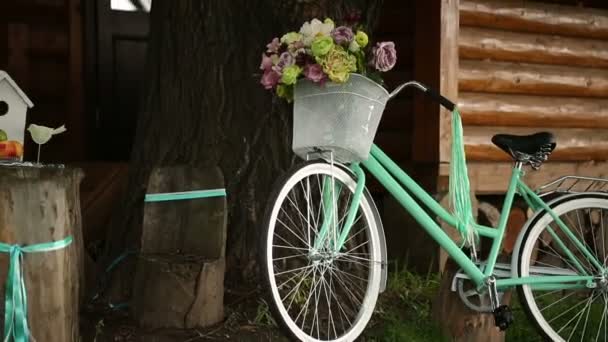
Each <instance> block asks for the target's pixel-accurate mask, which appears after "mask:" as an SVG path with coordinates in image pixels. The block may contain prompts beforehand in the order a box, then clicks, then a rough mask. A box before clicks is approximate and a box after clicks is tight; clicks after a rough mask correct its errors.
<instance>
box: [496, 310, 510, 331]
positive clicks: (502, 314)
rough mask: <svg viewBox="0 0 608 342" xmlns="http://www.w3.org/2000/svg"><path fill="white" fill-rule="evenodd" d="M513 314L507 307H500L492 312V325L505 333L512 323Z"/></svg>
mask: <svg viewBox="0 0 608 342" xmlns="http://www.w3.org/2000/svg"><path fill="white" fill-rule="evenodd" d="M513 321H514V319H513V312H512V311H511V308H509V307H508V306H507V305H501V306H499V307H498V308H496V309H495V310H494V324H496V326H497V327H498V328H499V329H500V330H501V331H505V330H507V328H508V327H509V326H510V325H511V324H512V323H513Z"/></svg>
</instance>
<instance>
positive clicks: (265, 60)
mask: <svg viewBox="0 0 608 342" xmlns="http://www.w3.org/2000/svg"><path fill="white" fill-rule="evenodd" d="M270 68H272V58H270V57H269V56H267V55H266V54H263V55H262V63H261V64H260V70H268V69H270Z"/></svg>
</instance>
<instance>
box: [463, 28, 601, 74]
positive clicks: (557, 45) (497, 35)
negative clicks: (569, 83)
mask: <svg viewBox="0 0 608 342" xmlns="http://www.w3.org/2000/svg"><path fill="white" fill-rule="evenodd" d="M458 42H459V47H460V49H459V52H460V57H462V58H469V59H486V58H489V59H493V60H501V61H513V62H528V63H545V64H560V65H578V66H590V67H608V41H602V40H596V39H582V38H567V37H560V36H550V35H543V34H528V33H516V32H509V31H501V30H492V29H483V28H472V27H468V26H463V27H461V28H460V39H459V40H458Z"/></svg>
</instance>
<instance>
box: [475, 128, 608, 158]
mask: <svg viewBox="0 0 608 342" xmlns="http://www.w3.org/2000/svg"><path fill="white" fill-rule="evenodd" d="M540 131H550V132H552V133H553V134H554V135H555V137H556V141H557V147H556V148H555V150H554V151H553V153H552V154H551V156H550V157H549V159H550V160H608V130H605V129H560V128H557V129H547V128H521V127H517V128H513V127H481V126H465V128H464V144H465V152H466V155H467V159H468V160H477V161H480V160H481V161H507V160H511V156H509V155H508V154H507V153H505V152H504V151H502V150H500V149H499V148H498V147H496V146H494V144H492V141H491V139H492V136H493V135H494V134H498V133H507V134H516V135H524V134H532V133H535V132H540Z"/></svg>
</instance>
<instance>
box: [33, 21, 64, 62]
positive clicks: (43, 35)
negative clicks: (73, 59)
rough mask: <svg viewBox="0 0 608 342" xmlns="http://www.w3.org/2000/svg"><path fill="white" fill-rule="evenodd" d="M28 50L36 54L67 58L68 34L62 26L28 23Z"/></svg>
mask: <svg viewBox="0 0 608 342" xmlns="http://www.w3.org/2000/svg"><path fill="white" fill-rule="evenodd" d="M29 28H30V46H29V52H30V53H31V54H34V55H36V56H49V55H51V56H53V57H55V58H67V56H68V50H69V47H68V40H69V35H68V32H66V31H65V30H64V29H63V28H62V27H59V26H53V25H30V26H29Z"/></svg>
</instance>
